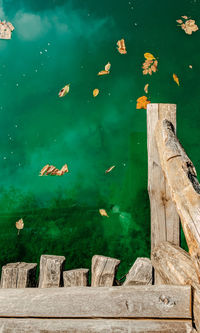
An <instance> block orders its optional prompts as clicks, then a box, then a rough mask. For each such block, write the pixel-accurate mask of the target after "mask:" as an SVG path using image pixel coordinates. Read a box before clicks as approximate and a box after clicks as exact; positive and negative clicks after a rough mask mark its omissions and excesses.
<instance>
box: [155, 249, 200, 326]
mask: <svg viewBox="0 0 200 333" xmlns="http://www.w3.org/2000/svg"><path fill="white" fill-rule="evenodd" d="M151 260H152V264H153V266H154V267H155V268H156V270H157V271H158V272H159V274H160V275H161V276H162V279H163V281H164V282H165V283H167V284H175V285H177V284H182V285H186V284H189V285H192V287H193V313H194V319H195V324H196V327H197V328H198V330H199V332H200V285H199V284H198V275H197V272H196V269H195V264H194V262H193V261H192V259H191V257H190V256H189V254H188V253H187V252H185V251H184V250H183V249H181V248H180V247H178V246H175V245H173V244H170V243H168V242H163V243H161V244H159V245H158V246H157V247H155V248H154V250H153V252H152V259H151Z"/></svg>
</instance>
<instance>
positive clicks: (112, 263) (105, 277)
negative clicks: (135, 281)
mask: <svg viewBox="0 0 200 333" xmlns="http://www.w3.org/2000/svg"><path fill="white" fill-rule="evenodd" d="M119 264H120V260H118V259H115V258H110V257H104V256H98V255H95V256H93V257H92V281H91V286H92V287H111V286H112V285H113V283H114V280H115V274H116V272H117V269H118V266H119Z"/></svg>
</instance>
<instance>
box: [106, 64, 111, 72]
mask: <svg viewBox="0 0 200 333" xmlns="http://www.w3.org/2000/svg"><path fill="white" fill-rule="evenodd" d="M110 67H111V63H110V62H108V63H107V64H106V65H105V71H107V72H108V71H109V70H110Z"/></svg>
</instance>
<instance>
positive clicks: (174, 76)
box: [173, 74, 180, 86]
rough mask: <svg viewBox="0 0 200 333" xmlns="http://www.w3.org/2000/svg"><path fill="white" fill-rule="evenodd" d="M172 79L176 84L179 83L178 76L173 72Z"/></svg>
mask: <svg viewBox="0 0 200 333" xmlns="http://www.w3.org/2000/svg"><path fill="white" fill-rule="evenodd" d="M173 79H174V81H175V82H176V83H177V84H178V86H179V85H180V84H179V78H178V76H177V75H176V74H173Z"/></svg>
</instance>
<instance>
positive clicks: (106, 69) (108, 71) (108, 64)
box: [97, 62, 111, 75]
mask: <svg viewBox="0 0 200 333" xmlns="http://www.w3.org/2000/svg"><path fill="white" fill-rule="evenodd" d="M110 67H111V64H110V63H109V62H108V63H107V64H106V65H105V69H104V70H102V71H100V72H99V73H98V74H97V75H106V74H109V73H110Z"/></svg>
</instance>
